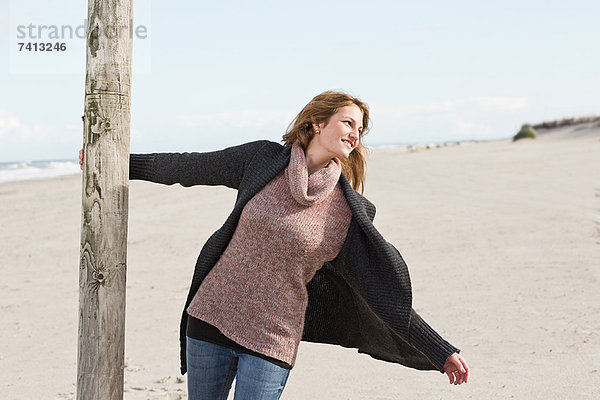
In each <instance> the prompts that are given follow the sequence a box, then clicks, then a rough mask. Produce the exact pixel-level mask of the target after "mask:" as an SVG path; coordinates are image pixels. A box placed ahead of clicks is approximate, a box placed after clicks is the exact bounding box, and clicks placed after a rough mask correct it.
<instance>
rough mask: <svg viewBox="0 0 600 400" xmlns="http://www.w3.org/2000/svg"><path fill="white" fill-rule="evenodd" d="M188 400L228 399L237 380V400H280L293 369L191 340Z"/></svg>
mask: <svg viewBox="0 0 600 400" xmlns="http://www.w3.org/2000/svg"><path fill="white" fill-rule="evenodd" d="M186 358H187V375H188V377H187V385H188V400H217V399H219V400H221V399H223V400H224V399H227V395H228V394H229V390H230V389H231V384H232V383H233V378H236V381H235V400H246V399H251V400H261V399H262V400H271V399H279V397H280V396H281V393H282V392H283V388H284V386H285V383H286V382H287V378H288V376H289V374H290V370H289V369H286V368H282V367H280V366H278V365H275V364H273V363H272V362H269V361H267V360H265V359H262V358H260V357H256V356H253V355H250V354H246V353H241V352H239V351H236V350H232V349H230V348H227V347H223V346H219V345H217V344H213V343H209V342H205V341H203V340H197V339H192V338H189V337H188V338H187V349H186Z"/></svg>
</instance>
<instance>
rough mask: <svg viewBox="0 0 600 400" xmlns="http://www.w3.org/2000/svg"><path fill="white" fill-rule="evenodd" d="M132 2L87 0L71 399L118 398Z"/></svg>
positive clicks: (122, 336)
mask: <svg viewBox="0 0 600 400" xmlns="http://www.w3.org/2000/svg"><path fill="white" fill-rule="evenodd" d="M132 7H133V0H88V31H87V57H86V59H87V65H86V77H85V110H84V128H83V130H84V132H83V136H84V137H83V150H84V158H83V185H82V221H81V252H80V263H79V340H78V352H77V399H86V400H100V399H102V400H113V399H122V398H123V370H124V349H125V276H126V270H127V214H128V209H127V207H128V202H129V125H130V111H129V110H130V93H131V89H130V84H131V49H132V47H131V46H132V37H131V36H130V32H131V31H130V24H131V23H132V19H133V18H132Z"/></svg>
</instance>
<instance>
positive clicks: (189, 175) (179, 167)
mask: <svg viewBox="0 0 600 400" xmlns="http://www.w3.org/2000/svg"><path fill="white" fill-rule="evenodd" d="M267 143H269V141H267V140H258V141H254V142H249V143H244V144H241V145H237V146H232V147H228V148H226V149H223V150H218V151H211V152H204V153H197V152H193V153H150V154H130V156H129V179H139V180H146V181H150V182H155V183H162V184H165V185H173V184H175V183H179V184H180V185H181V186H185V187H188V186H194V185H224V186H227V187H230V188H233V189H237V188H238V187H239V185H240V182H241V180H242V177H243V176H244V170H245V169H246V166H247V165H248V163H249V162H250V161H251V160H252V157H253V156H254V155H255V154H256V153H257V152H258V151H259V150H260V149H261V148H262V147H263V146H264V145H265V144H267Z"/></svg>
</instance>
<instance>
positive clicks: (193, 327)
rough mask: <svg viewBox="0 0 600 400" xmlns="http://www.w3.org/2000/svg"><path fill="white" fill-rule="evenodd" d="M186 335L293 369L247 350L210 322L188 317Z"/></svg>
mask: <svg viewBox="0 0 600 400" xmlns="http://www.w3.org/2000/svg"><path fill="white" fill-rule="evenodd" d="M186 335H187V336H188V337H190V338H192V339H197V340H204V341H205V342H210V343H214V344H218V345H219V346H224V347H227V348H230V349H233V350H236V351H239V352H242V353H246V354H250V355H253V356H256V357H260V358H262V359H264V360H267V361H270V362H272V363H273V364H275V365H278V366H280V367H281V368H285V369H292V367H291V366H290V365H289V364H288V363H286V362H283V361H281V360H278V359H276V358H273V357H269V356H265V355H264V354H260V353H257V352H255V351H252V350H250V349H247V348H245V347H244V346H242V345H240V344H238V343H236V342H234V341H233V340H231V339H229V338H228V337H227V336H225V335H223V334H222V333H221V331H220V330H219V329H218V328H217V327H216V326H213V325H211V324H209V323H208V322H205V321H202V320H200V319H198V318H194V317H192V316H191V315H189V316H188V321H187V329H186Z"/></svg>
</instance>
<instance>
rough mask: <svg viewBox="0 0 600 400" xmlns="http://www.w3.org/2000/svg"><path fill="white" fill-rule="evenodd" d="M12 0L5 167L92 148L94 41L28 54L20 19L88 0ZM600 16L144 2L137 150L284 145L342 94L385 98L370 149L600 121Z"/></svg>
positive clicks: (57, 13)
mask: <svg viewBox="0 0 600 400" xmlns="http://www.w3.org/2000/svg"><path fill="white" fill-rule="evenodd" d="M0 4H1V5H0V7H1V9H0V26H1V27H2V31H1V34H0V93H1V95H0V162H5V161H17V160H24V161H25V160H44V159H64V158H70V157H72V158H76V157H77V152H78V150H79V148H81V143H82V128H81V115H82V114H83V106H84V102H83V101H84V82H85V53H84V52H83V46H84V45H85V42H84V40H82V39H74V40H71V41H69V42H68V44H69V51H67V52H66V53H64V54H58V53H55V54H52V57H46V58H43V57H42V56H46V55H48V54H29V55H27V54H24V53H21V54H19V53H18V52H17V51H16V42H18V41H20V40H22V39H19V40H17V36H16V35H17V31H16V30H15V29H14V28H15V25H17V24H29V23H31V24H37V25H38V26H39V25H53V24H54V25H64V24H68V25H71V26H77V25H80V24H82V23H83V21H84V20H85V19H86V18H87V1H73V0H57V1H53V2H48V1H41V0H37V1H36V0H11V1H7V0H1V3H0ZM598 15H600V2H598V1H573V2H570V3H569V4H568V5H567V3H565V2H564V1H560V2H559V1H518V2H517V1H502V2H500V1H496V2H481V1H453V2H445V1H423V2H414V1H410V2H408V1H406V2H405V1H373V2H370V3H367V2H358V1H330V2H317V1H303V2H297V1H295V2H290V1H253V2H250V1H245V2H241V1H221V2H212V1H211V2H206V1H176V2H164V1H160V2H159V1H154V0H135V2H134V25H144V26H146V27H147V30H148V34H147V37H146V38H145V39H134V45H133V46H134V58H133V63H134V68H135V73H134V76H133V80H132V98H131V112H132V126H131V128H132V131H131V148H130V150H131V152H159V151H203V150H212V149H217V148H222V147H225V146H228V145H232V144H236V143H241V142H244V141H249V140H255V139H261V138H267V139H271V140H279V139H280V138H281V135H282V134H283V133H284V131H285V128H286V127H287V125H288V123H289V122H290V121H291V119H292V118H293V116H294V115H295V114H296V113H297V112H298V111H299V110H300V109H301V108H302V107H303V106H304V105H305V104H306V103H307V102H308V101H309V100H310V99H311V98H312V97H313V96H315V95H316V94H318V93H320V92H322V91H324V90H328V89H343V90H345V91H347V92H349V93H351V94H353V95H356V96H358V97H360V98H361V99H363V100H365V101H367V102H368V103H369V105H370V106H371V110H372V118H373V120H372V130H371V132H370V134H369V135H368V137H367V144H368V145H379V144H392V143H415V142H439V141H450V140H459V139H495V138H504V137H509V136H512V135H513V134H514V133H515V132H516V131H517V130H518V128H519V127H520V126H521V124H523V123H526V122H532V123H535V122H540V121H543V120H552V119H558V118H563V117H571V116H585V115H592V114H594V115H598V114H600V110H599V108H600V107H599V105H600V104H599V101H598V98H599V97H598V93H600V78H599V75H598V73H599V72H600V52H599V51H597V47H598V43H599V39H600V24H598V22H597V17H598ZM30 41H33V40H30ZM40 57H42V58H40Z"/></svg>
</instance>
